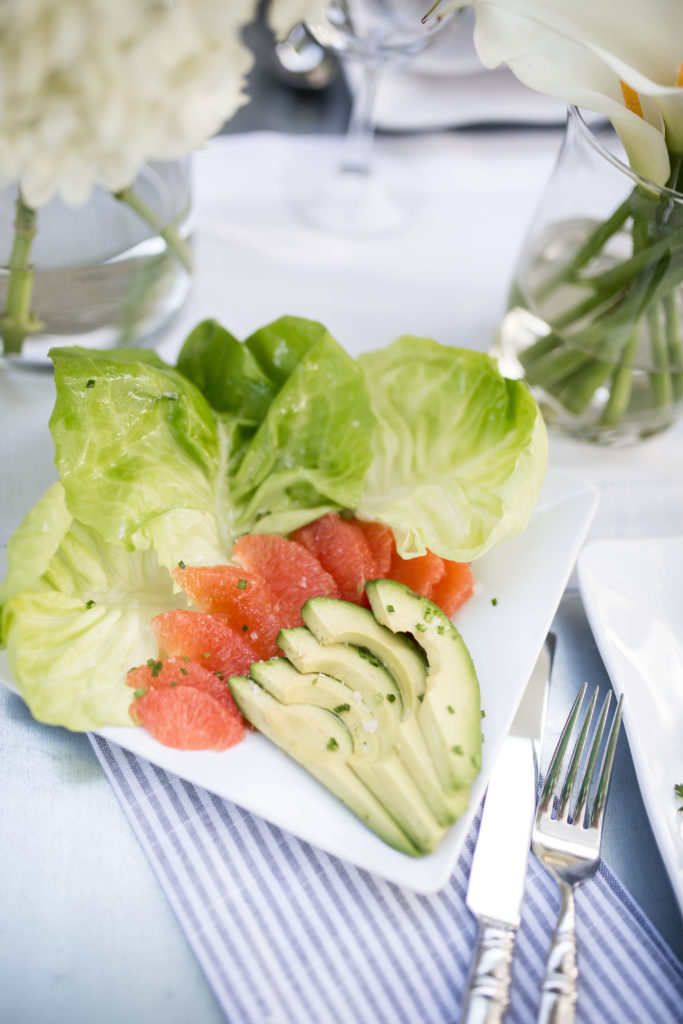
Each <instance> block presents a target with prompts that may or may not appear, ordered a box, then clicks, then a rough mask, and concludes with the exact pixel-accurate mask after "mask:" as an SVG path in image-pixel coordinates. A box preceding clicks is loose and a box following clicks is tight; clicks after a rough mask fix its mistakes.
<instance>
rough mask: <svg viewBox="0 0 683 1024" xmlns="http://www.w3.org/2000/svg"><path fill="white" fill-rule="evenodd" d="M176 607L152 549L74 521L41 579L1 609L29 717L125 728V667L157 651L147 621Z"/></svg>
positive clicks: (69, 724) (128, 697) (128, 700)
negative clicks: (132, 547) (113, 539)
mask: <svg viewBox="0 0 683 1024" xmlns="http://www.w3.org/2000/svg"><path fill="white" fill-rule="evenodd" d="M11 571H12V567H11V566H10V572H11ZM179 604H184V600H183V599H182V598H177V597H175V596H174V594H173V588H172V584H171V578H170V576H169V573H168V571H167V570H166V569H164V568H162V567H160V566H159V564H158V561H157V559H156V556H155V554H154V553H153V552H151V551H147V552H140V551H125V550H124V549H123V548H121V547H119V546H118V545H115V544H109V543H107V542H106V541H104V540H103V538H102V536H101V534H99V533H98V532H97V531H95V530H92V529H90V528H89V527H86V526H83V525H82V524H80V523H76V522H72V524H71V527H70V528H69V529H68V530H67V532H66V534H65V535H64V536H63V537H62V539H61V542H60V544H59V546H58V548H57V549H56V551H55V552H54V554H53V556H52V558H51V559H50V561H49V564H48V565H47V567H46V569H45V571H44V572H43V574H42V575H41V576H40V578H39V579H37V580H36V581H35V582H34V583H33V585H32V586H30V587H29V588H28V589H26V590H22V591H21V592H19V593H15V594H14V596H12V597H10V598H9V600H8V601H6V602H5V604H4V605H3V607H2V613H1V619H2V630H3V635H4V636H5V640H6V646H7V654H8V659H9V664H10V668H11V671H12V676H13V678H14V681H15V683H16V685H17V688H18V689H19V692H20V693H21V695H22V697H23V698H24V700H25V701H26V703H27V704H28V706H29V708H30V710H31V713H32V714H33V716H34V717H35V718H37V719H38V720H39V721H42V722H48V723H50V724H53V725H63V726H66V727H67V728H69V729H75V730H86V729H96V728H98V727H99V726H102V725H132V721H131V718H130V715H129V713H128V709H129V706H130V703H131V700H132V694H131V690H130V688H129V687H128V686H126V682H125V680H126V673H127V671H128V669H130V668H132V667H133V666H135V665H139V664H142V663H143V662H145V661H146V660H147V659H148V658H151V657H156V656H157V654H158V646H157V642H156V638H155V637H154V635H153V633H152V630H151V629H150V626H149V621H150V619H151V618H152V616H154V615H156V614H158V613H159V612H162V611H165V610H166V609H168V608H172V607H176V606H178V605H179Z"/></svg>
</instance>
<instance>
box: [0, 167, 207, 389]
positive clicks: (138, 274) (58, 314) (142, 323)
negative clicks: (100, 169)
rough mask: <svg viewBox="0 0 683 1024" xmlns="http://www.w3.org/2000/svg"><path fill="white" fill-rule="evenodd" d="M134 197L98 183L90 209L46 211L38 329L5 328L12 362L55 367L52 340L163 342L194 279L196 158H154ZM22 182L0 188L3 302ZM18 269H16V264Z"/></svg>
mask: <svg viewBox="0 0 683 1024" xmlns="http://www.w3.org/2000/svg"><path fill="white" fill-rule="evenodd" d="M126 191H127V193H128V194H127V195H122V196H121V198H119V199H117V198H114V196H112V195H111V194H109V193H107V192H105V191H102V190H95V191H94V192H93V194H92V197H91V199H90V201H89V202H88V203H87V204H86V205H85V206H82V207H69V206H66V205H65V204H63V203H61V202H60V201H59V200H54V201H52V202H51V203H49V204H48V205H47V206H45V207H42V208H41V209H39V210H38V211H36V225H35V226H36V231H35V236H34V238H33V241H32V245H31V249H30V254H29V260H28V273H27V284H28V286H29V288H30V312H31V315H32V317H33V318H34V320H35V321H36V324H35V326H36V329H35V330H33V331H31V332H29V333H27V334H26V335H25V336H24V337H20V338H19V339H18V340H17V339H16V338H14V337H12V336H11V334H10V333H9V332H6V331H3V342H4V344H0V354H4V358H5V360H6V361H7V363H9V364H11V365H15V366H20V367H26V368H31V369H51V363H50V361H49V360H48V358H47V353H48V351H49V350H50V348H52V347H54V346H59V345H84V346H88V347H90V348H98V349H106V348H114V347H126V346H130V345H153V344H154V343H155V342H156V341H157V340H158V339H159V338H160V337H161V335H162V333H163V330H164V328H166V327H167V326H168V324H169V322H170V320H171V319H172V317H173V316H174V315H175V313H176V312H178V311H179V309H180V308H181V306H182V304H183V302H184V300H185V298H186V296H187V293H188V290H189V285H190V264H191V257H190V251H191V250H190V245H191V241H190V231H191V224H190V212H191V193H190V167H189V161H188V160H183V161H174V162H170V163H164V164H150V165H147V166H146V167H145V168H144V169H143V171H142V172H141V174H140V175H139V176H138V178H137V179H136V181H135V182H134V184H133V186H132V188H131V189H130V190H126ZM15 219H16V190H14V191H12V190H11V189H8V190H6V191H5V192H3V193H1V194H0V309H1V310H7V308H8V292H9V291H10V289H11V288H12V259H11V253H12V246H13V240H14V238H15ZM15 277H16V272H15Z"/></svg>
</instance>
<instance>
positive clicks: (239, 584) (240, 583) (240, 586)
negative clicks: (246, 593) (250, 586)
mask: <svg viewBox="0 0 683 1024" xmlns="http://www.w3.org/2000/svg"><path fill="white" fill-rule="evenodd" d="M237 589H238V590H246V589H247V581H246V580H238V581H237Z"/></svg>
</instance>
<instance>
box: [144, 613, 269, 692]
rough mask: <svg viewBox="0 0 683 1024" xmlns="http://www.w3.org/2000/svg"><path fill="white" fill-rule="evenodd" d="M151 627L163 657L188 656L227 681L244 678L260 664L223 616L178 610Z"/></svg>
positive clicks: (159, 618)
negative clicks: (245, 674)
mask: <svg viewBox="0 0 683 1024" xmlns="http://www.w3.org/2000/svg"><path fill="white" fill-rule="evenodd" d="M151 626H152V630H153V632H154V635H155V636H156V638H157V640H158V642H159V647H160V649H161V651H162V652H163V654H165V655H180V656H182V655H184V656H185V657H187V658H190V659H191V660H192V661H196V662H198V663H199V664H200V665H201V666H203V667H204V668H206V669H208V670H209V672H222V673H223V675H224V676H225V677H226V678H227V677H228V676H233V675H243V674H244V673H245V672H248V670H249V666H250V665H251V664H252V663H253V662H254V661H258V658H257V656H256V653H255V651H254V648H253V647H252V645H251V644H250V643H249V641H248V640H247V639H246V638H245V635H244V633H243V632H242V631H241V630H237V629H234V628H233V627H232V626H229V625H228V623H227V621H226V619H225V618H224V617H221V616H219V615H210V614H208V613H206V612H193V611H186V610H185V609H182V608H176V609H173V610H172V611H168V612H162V613H161V615H157V616H155V618H153V619H152V622H151Z"/></svg>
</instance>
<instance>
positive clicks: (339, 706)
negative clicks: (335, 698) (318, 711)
mask: <svg viewBox="0 0 683 1024" xmlns="http://www.w3.org/2000/svg"><path fill="white" fill-rule="evenodd" d="M350 710H351V705H350V704H337V706H336V708H335V709H334V713H335V715H341V713H342V711H350Z"/></svg>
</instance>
